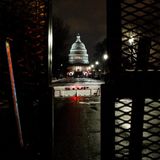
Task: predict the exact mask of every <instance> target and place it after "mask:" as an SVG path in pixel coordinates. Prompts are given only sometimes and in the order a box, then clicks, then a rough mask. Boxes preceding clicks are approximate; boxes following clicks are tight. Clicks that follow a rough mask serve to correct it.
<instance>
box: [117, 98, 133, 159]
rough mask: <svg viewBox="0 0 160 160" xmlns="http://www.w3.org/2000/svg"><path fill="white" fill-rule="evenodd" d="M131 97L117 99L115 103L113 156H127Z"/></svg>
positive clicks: (119, 157) (118, 157)
mask: <svg viewBox="0 0 160 160" xmlns="http://www.w3.org/2000/svg"><path fill="white" fill-rule="evenodd" d="M131 107H132V100H131V99H117V101H116V103H115V158H116V159H121V158H123V159H124V158H126V159H127V158H128V156H129V137H130V128H131V110H132V109H131Z"/></svg>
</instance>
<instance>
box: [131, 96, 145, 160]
mask: <svg viewBox="0 0 160 160" xmlns="http://www.w3.org/2000/svg"><path fill="white" fill-rule="evenodd" d="M143 114H144V98H143V96H137V97H135V98H133V107H132V119H131V136H130V160H141V159H142V137H143V135H142V134H143Z"/></svg>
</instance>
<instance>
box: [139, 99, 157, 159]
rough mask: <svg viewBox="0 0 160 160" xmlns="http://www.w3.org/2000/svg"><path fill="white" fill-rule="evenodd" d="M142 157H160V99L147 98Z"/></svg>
mask: <svg viewBox="0 0 160 160" xmlns="http://www.w3.org/2000/svg"><path fill="white" fill-rule="evenodd" d="M144 112H145V113H144V124H143V150H142V157H143V158H142V159H143V160H152V159H160V120H159V118H160V99H158V100H153V99H150V98H146V99H145V108H144Z"/></svg>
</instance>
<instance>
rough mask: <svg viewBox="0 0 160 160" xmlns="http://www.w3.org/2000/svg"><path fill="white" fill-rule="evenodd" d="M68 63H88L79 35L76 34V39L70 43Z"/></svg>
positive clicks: (85, 50)
mask: <svg viewBox="0 0 160 160" xmlns="http://www.w3.org/2000/svg"><path fill="white" fill-rule="evenodd" d="M69 63H70V64H89V61H88V54H87V49H86V47H85V45H84V43H82V42H81V39H80V35H79V34H78V35H77V36H76V41H75V42H74V43H73V44H72V46H71V49H70V54H69Z"/></svg>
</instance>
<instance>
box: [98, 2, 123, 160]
mask: <svg viewBox="0 0 160 160" xmlns="http://www.w3.org/2000/svg"><path fill="white" fill-rule="evenodd" d="M106 5H107V7H106V12H107V44H106V45H107V50H108V56H109V59H108V65H109V71H110V73H109V74H107V75H106V77H105V85H102V90H101V93H102V94H101V95H102V96H101V146H102V147H101V155H102V156H101V157H102V160H106V159H110V160H111V159H113V158H114V135H115V114H114V113H115V98H116V97H115V95H116V88H115V85H116V81H117V79H118V73H119V72H120V68H121V2H120V1H117V0H107V1H106Z"/></svg>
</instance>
